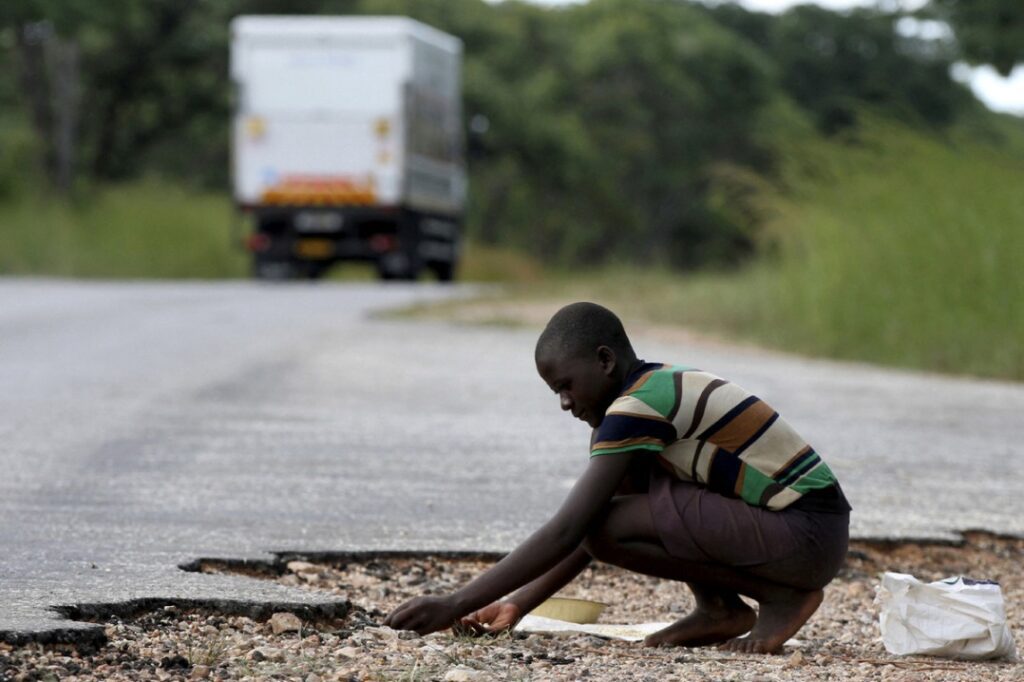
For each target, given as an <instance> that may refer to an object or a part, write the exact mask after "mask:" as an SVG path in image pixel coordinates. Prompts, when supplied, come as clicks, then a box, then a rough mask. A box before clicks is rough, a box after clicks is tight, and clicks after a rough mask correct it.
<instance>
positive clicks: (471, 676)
mask: <svg viewBox="0 0 1024 682" xmlns="http://www.w3.org/2000/svg"><path fill="white" fill-rule="evenodd" d="M483 679H487V674H486V673H484V672H483V671H482V670H473V669H472V668H466V667H464V666H461V665H460V666H457V667H455V668H450V669H449V670H448V672H446V673H445V674H444V682H475V681H476V680H483Z"/></svg>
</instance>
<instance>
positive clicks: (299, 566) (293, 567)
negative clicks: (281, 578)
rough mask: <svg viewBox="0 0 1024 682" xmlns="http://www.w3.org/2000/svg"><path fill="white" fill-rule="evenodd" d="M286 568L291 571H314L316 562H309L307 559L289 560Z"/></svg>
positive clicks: (315, 570)
mask: <svg viewBox="0 0 1024 682" xmlns="http://www.w3.org/2000/svg"><path fill="white" fill-rule="evenodd" d="M288 570H289V571H291V572H292V573H316V572H317V570H318V569H317V566H316V564H311V563H309V562H308V561H289V562H288Z"/></svg>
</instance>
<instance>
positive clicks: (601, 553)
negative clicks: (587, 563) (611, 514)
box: [583, 517, 619, 563]
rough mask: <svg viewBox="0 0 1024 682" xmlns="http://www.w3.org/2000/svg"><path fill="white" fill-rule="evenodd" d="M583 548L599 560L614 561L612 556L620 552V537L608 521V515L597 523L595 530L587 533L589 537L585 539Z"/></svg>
mask: <svg viewBox="0 0 1024 682" xmlns="http://www.w3.org/2000/svg"><path fill="white" fill-rule="evenodd" d="M583 549H585V550H587V554H589V555H590V556H591V557H593V558H595V559H597V560H598V561H603V562H605V563H614V562H612V561H611V558H612V557H614V556H615V555H616V554H618V550H619V538H618V537H616V536H615V534H614V532H613V529H612V528H611V527H610V526H609V524H608V523H607V517H606V518H605V519H602V523H598V524H595V526H594V528H593V530H591V531H590V532H589V533H587V537H585V538H584V539H583Z"/></svg>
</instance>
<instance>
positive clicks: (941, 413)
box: [0, 279, 1024, 640]
mask: <svg viewBox="0 0 1024 682" xmlns="http://www.w3.org/2000/svg"><path fill="white" fill-rule="evenodd" d="M465 291H466V290H464V289H459V288H444V287H438V286H413V285H378V284H369V283H368V284H332V283H325V284H321V285H310V284H296V285H283V286H267V285H261V284H259V283H251V282H228V283H104V282H93V283H83V282H70V281H52V280H33V279H6V280H4V279H0V552H2V554H0V639H3V638H6V639H8V640H18V639H24V638H40V639H45V638H47V637H50V638H54V637H56V638H68V637H74V636H76V635H84V636H88V635H90V634H95V633H96V632H97V631H98V630H97V627H96V626H93V625H88V624H83V623H79V622H76V621H71V620H69V619H67V618H65V617H64V616H63V615H62V613H61V612H58V611H57V610H55V609H56V608H58V607H69V606H74V605H82V604H86V605H88V604H91V605H109V604H124V603H132V602H135V603H141V602H145V603H147V604H151V603H160V602H161V601H167V602H169V603H170V602H188V601H189V600H192V601H197V602H205V603H208V604H217V605H219V606H220V607H222V608H237V609H245V608H263V607H266V606H267V605H269V606H273V605H275V604H277V605H280V604H283V603H289V604H291V605H292V606H293V607H295V608H298V607H299V606H300V605H306V606H307V607H309V608H310V609H323V610H325V611H324V612H325V613H327V612H329V610H330V609H331V608H333V607H334V606H336V604H332V603H330V602H329V601H328V602H323V601H321V600H319V599H317V598H315V597H312V596H310V594H309V593H306V592H300V591H298V590H290V589H287V588H283V587H280V586H277V585H275V584H273V583H269V582H266V581H259V580H253V579H248V578H242V577H235V576H213V575H205V574H199V573H191V572H186V571H183V570H181V569H180V568H179V566H180V565H184V564H186V563H188V562H190V561H193V560H195V559H197V558H200V557H215V558H225V559H246V560H270V559H273V558H274V556H275V553H285V554H287V553H298V554H304V553H315V552H347V551H360V550H408V551H412V550H474V551H475V550H480V551H506V550H508V549H510V548H512V547H513V546H514V545H515V543H517V542H518V541H520V540H522V539H524V538H525V537H526V536H527V535H528V534H529V533H530V531H531V530H532V529H533V528H535V527H537V526H538V525H539V524H540V523H542V522H543V521H544V520H545V519H546V518H547V517H548V516H549V515H550V514H551V513H552V512H553V511H554V510H555V509H556V507H557V506H558V504H559V502H560V501H561V499H562V498H563V496H564V495H565V493H566V492H567V490H568V488H569V487H570V486H571V485H572V482H573V481H574V479H575V477H576V476H577V475H578V474H579V472H580V471H581V470H582V468H583V467H584V466H585V465H586V459H587V455H586V444H587V440H588V433H587V428H586V427H585V426H584V425H583V424H581V423H578V422H575V421H574V420H572V419H571V418H569V417H567V416H566V415H564V414H562V413H561V412H560V411H559V410H558V406H557V400H556V399H555V397H554V396H553V395H552V394H551V393H550V391H549V390H548V389H547V387H546V386H545V385H544V384H543V383H542V382H541V381H540V380H539V379H538V378H536V376H535V374H534V369H533V366H532V348H533V342H534V339H535V335H536V330H531V329H508V328H484V327H471V326H457V325H450V324H445V323H441V322H423V321H405V320H394V319H382V318H380V317H378V316H375V315H373V313H374V312H375V311H380V310H383V309H386V308H387V307H390V306H398V305H405V304H408V303H411V302H414V301H420V300H430V299H435V298H439V297H444V296H450V295H453V293H454V294H458V293H460V292H465ZM634 342H635V345H636V346H637V349H638V351H639V352H640V354H641V355H643V356H645V357H646V358H647V359H650V360H662V361H671V362H678V363H682V364H688V365H694V366H699V367H702V368H704V369H707V370H709V371H712V372H715V373H717V374H721V375H723V376H725V377H727V378H730V379H732V380H734V381H736V382H738V383H740V384H742V385H744V386H745V387H747V388H748V389H750V390H752V391H754V392H755V393H757V394H759V395H760V396H761V397H763V398H765V399H766V400H768V401H769V402H770V403H772V404H773V405H774V406H775V407H776V408H777V409H778V410H779V411H780V412H781V413H782V414H784V415H785V416H786V417H787V419H789V421H791V422H792V423H793V424H794V425H795V426H796V427H797V428H798V429H799V430H800V431H801V432H802V433H803V434H804V435H805V436H806V437H807V438H808V439H809V440H810V441H811V442H812V443H813V444H814V445H815V447H816V449H818V450H819V451H820V452H821V453H823V455H824V456H825V458H826V460H827V461H828V462H829V463H830V464H831V465H832V467H833V469H834V470H835V471H836V473H837V474H838V476H839V477H840V480H841V481H842V483H843V486H844V489H845V490H846V492H847V496H848V497H849V498H850V501H851V503H852V504H853V506H854V508H855V511H854V516H853V529H852V530H853V533H854V535H855V536H858V537H879V538H940V539H952V538H955V537H956V532H957V531H960V530H965V529H975V528H980V529H987V530H990V531H994V532H1000V533H1007V534H1014V535H1022V534H1024V503H1022V502H1021V500H1020V497H1019V493H1018V491H1019V488H1020V485H1021V483H1022V481H1024V476H1022V473H1024V460H1022V455H1021V451H1022V446H1021V442H1022V441H1024V420H1022V419H1021V417H1020V415H1021V414H1024V386H1022V385H1019V384H1012V383H1001V382H993V381H979V380H971V379H958V378H949V377H940V376H933V375H927V374H919V373H910V372H901V371H893V370H883V369H878V368H874V367H870V366H862V365H855V364H848V363H836V362H826V361H814V360H806V359H801V358H797V357H792V356H787V355H783V354H776V353H768V352H764V351H759V350H756V349H748V348H741V347H732V346H728V345H724V344H720V343H711V342H705V341H693V340H690V341H687V342H670V341H667V340H666V339H665V337H663V336H644V335H639V336H638V337H637V338H635V339H634ZM140 600H141V602H140Z"/></svg>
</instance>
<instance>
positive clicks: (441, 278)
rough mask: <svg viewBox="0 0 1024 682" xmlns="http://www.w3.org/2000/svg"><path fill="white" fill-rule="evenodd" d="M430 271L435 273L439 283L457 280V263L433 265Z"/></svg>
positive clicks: (449, 262) (448, 262)
mask: <svg viewBox="0 0 1024 682" xmlns="http://www.w3.org/2000/svg"><path fill="white" fill-rule="evenodd" d="M430 269H431V270H433V271H434V274H435V275H436V276H437V281H438V282H451V281H453V280H454V279H455V262H454V261H447V262H443V263H442V262H438V263H432V264H431V265H430Z"/></svg>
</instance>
